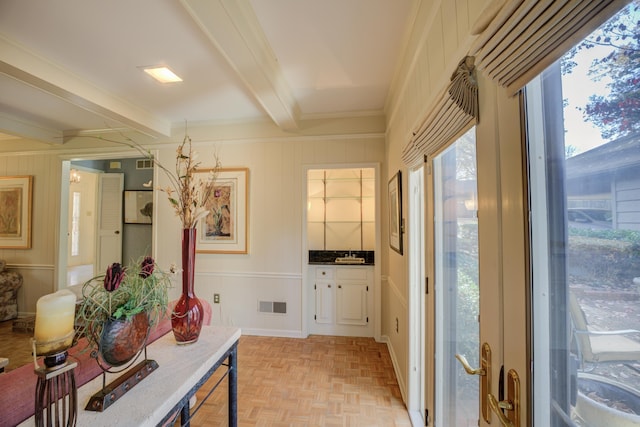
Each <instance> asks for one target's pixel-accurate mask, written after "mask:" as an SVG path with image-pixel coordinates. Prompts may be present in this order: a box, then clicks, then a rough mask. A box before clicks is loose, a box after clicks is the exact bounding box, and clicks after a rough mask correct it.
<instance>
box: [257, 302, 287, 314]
mask: <svg viewBox="0 0 640 427" xmlns="http://www.w3.org/2000/svg"><path fill="white" fill-rule="evenodd" d="M258 311H259V312H260V313H276V314H287V303H286V302H277V301H258Z"/></svg>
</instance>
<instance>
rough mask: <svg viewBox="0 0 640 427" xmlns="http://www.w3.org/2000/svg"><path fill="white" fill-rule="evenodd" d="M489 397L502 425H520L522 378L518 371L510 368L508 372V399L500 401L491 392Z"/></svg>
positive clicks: (508, 426) (506, 426) (516, 426)
mask: <svg viewBox="0 0 640 427" xmlns="http://www.w3.org/2000/svg"><path fill="white" fill-rule="evenodd" d="M487 399H488V401H489V406H490V407H491V409H492V410H493V412H494V413H495V414H496V415H497V416H498V420H500V424H501V425H503V426H505V427H520V378H519V377H518V373H517V372H516V371H514V370H513V369H510V370H509V372H508V373H507V400H503V401H500V402H499V401H498V399H496V398H495V397H494V396H493V394H491V393H489V394H488V395H487ZM503 410H504V411H506V414H505V413H504V412H503Z"/></svg>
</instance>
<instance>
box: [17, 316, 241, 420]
mask: <svg viewBox="0 0 640 427" xmlns="http://www.w3.org/2000/svg"><path fill="white" fill-rule="evenodd" d="M240 335H241V333H240V329H239V328H231V327H221V326H203V327H202V332H201V333H200V337H199V339H198V341H197V342H196V343H194V344H188V345H177V344H176V341H175V339H174V337H173V334H172V333H171V332H169V333H168V334H166V335H164V336H163V337H160V338H159V339H158V340H156V341H154V342H153V343H151V344H150V345H148V346H147V358H148V359H152V360H155V361H156V362H158V365H159V367H158V368H157V369H156V370H155V371H153V372H151V373H150V374H149V376H147V377H146V378H144V379H143V380H142V381H141V382H140V383H139V384H137V385H136V386H135V387H133V388H132V389H131V390H129V391H128V392H127V393H126V394H125V395H124V396H122V397H121V398H120V399H118V400H117V401H116V402H115V403H113V404H112V405H111V406H109V407H108V408H107V409H105V410H104V412H93V411H87V410H85V409H84V408H85V406H86V405H87V402H89V399H90V398H91V396H92V395H93V394H94V393H96V392H97V391H99V390H100V389H101V388H102V375H99V376H97V377H96V378H95V379H93V380H91V381H89V382H88V383H86V384H85V385H83V386H82V387H80V388H79V389H78V418H77V426H79V427H84V426H91V427H98V426H105V427H106V426H109V427H111V426H118V427H124V426H132V427H133V426H136V427H137V426H156V425H164V424H167V423H168V421H170V420H171V419H173V418H174V417H175V416H176V414H177V413H179V412H183V413H184V415H187V414H188V410H189V399H190V398H191V397H192V396H193V395H195V393H196V392H197V391H198V389H199V388H200V387H201V386H202V384H204V383H205V382H206V380H207V379H208V378H209V377H210V376H211V375H212V374H213V372H215V370H216V369H217V368H218V367H219V366H220V365H221V364H223V363H224V361H225V360H226V359H229V360H228V365H227V366H228V376H229V425H230V426H234V427H235V426H236V425H237V346H238V340H239V338H240ZM120 375H122V373H120V374H107V378H106V383H107V384H109V383H110V382H111V381H114V380H115V379H116V378H118V377H119V376H120ZM183 423H184V421H183ZM187 423H188V422H187ZM21 425H24V426H32V425H34V420H33V417H32V418H30V419H28V420H26V421H25V422H24V423H22V424H21Z"/></svg>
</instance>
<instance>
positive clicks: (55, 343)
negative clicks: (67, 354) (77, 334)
mask: <svg viewBox="0 0 640 427" xmlns="http://www.w3.org/2000/svg"><path fill="white" fill-rule="evenodd" d="M75 308H76V295H75V294H74V293H73V292H71V291H70V290H67V289H63V290H61V291H58V292H55V293H53V294H48V295H45V296H43V297H40V299H38V302H37V303H36V324H35V330H34V338H35V340H36V353H37V354H39V355H46V354H52V353H56V352H60V351H64V350H66V349H67V348H69V347H71V344H72V342H73V335H74V327H73V321H74V319H75Z"/></svg>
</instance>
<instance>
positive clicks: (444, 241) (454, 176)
mask: <svg viewBox="0 0 640 427" xmlns="http://www.w3.org/2000/svg"><path fill="white" fill-rule="evenodd" d="M475 150H476V144H475V129H471V130H470V131H469V132H467V133H466V134H465V135H463V136H462V137H461V138H460V139H459V140H457V141H456V142H455V143H454V144H453V145H451V146H450V147H449V148H447V149H446V150H445V151H444V152H443V153H441V154H440V155H439V156H437V157H436V158H435V159H434V161H433V166H434V167H433V171H434V197H435V203H434V208H435V234H436V236H435V252H436V253H435V271H436V291H435V292H436V353H437V354H436V414H435V418H436V425H438V426H456V427H458V426H477V425H478V384H479V383H478V377H477V376H471V375H467V374H466V373H465V372H464V370H463V369H462V366H461V365H460V364H459V363H458V361H457V360H456V359H455V355H456V354H461V355H464V356H465V357H466V358H467V360H468V362H469V363H470V364H471V365H472V366H478V364H479V357H478V354H479V347H480V344H479V333H480V332H479V324H478V313H479V293H478V219H477V215H476V200H478V197H477V190H476V151H475Z"/></svg>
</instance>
